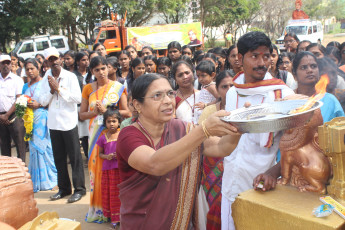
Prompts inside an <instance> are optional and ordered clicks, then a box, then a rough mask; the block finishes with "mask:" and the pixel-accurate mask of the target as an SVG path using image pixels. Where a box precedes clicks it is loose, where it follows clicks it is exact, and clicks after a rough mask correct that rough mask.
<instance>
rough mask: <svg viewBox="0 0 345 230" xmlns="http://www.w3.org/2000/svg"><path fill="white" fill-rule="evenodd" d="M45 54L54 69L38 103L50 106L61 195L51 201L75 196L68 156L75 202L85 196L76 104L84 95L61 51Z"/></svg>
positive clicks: (72, 198) (49, 118)
mask: <svg viewBox="0 0 345 230" xmlns="http://www.w3.org/2000/svg"><path fill="white" fill-rule="evenodd" d="M44 55H45V58H46V59H47V60H48V63H49V66H50V67H51V69H50V70H48V71H47V72H46V74H45V76H44V78H43V80H42V93H41V94H40V97H39V102H40V104H41V105H43V106H48V128H49V130H50V137H51V141H52V148H53V155H54V161H55V165H56V169H57V171H58V186H59V192H58V193H56V194H55V195H53V196H51V197H50V199H51V200H58V199H61V198H63V197H65V196H67V195H70V194H71V193H72V188H71V181H70V179H69V175H68V170H67V155H68V157H69V159H70V161H71V167H72V182H73V186H74V193H73V195H72V196H71V197H70V198H69V199H68V202H69V203H73V202H76V201H78V200H80V199H81V197H82V196H83V195H85V194H86V189H85V177H84V170H83V163H82V156H81V153H80V144H79V136H78V127H77V123H78V111H77V104H79V103H80V102H81V92H80V87H79V83H78V79H77V77H76V76H75V74H74V73H72V72H69V71H67V70H64V69H63V68H61V60H60V57H59V52H58V50H57V49H56V48H55V47H52V48H48V49H46V50H44Z"/></svg>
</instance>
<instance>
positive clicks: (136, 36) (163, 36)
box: [127, 22, 202, 51]
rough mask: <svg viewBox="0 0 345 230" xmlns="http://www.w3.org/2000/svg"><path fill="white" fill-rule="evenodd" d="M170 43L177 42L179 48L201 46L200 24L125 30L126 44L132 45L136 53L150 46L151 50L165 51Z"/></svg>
mask: <svg viewBox="0 0 345 230" xmlns="http://www.w3.org/2000/svg"><path fill="white" fill-rule="evenodd" d="M172 41H178V42H179V43H180V44H181V46H183V45H191V46H197V45H200V44H202V30H201V23H200V22H194V23H185V24H168V25H155V26H146V27H129V28H127V43H128V45H133V46H134V47H135V48H136V49H137V50H138V51H140V50H141V49H142V48H143V47H144V46H151V47H152V48H153V49H167V47H168V44H169V43H170V42H172Z"/></svg>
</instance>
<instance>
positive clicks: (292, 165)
mask: <svg viewBox="0 0 345 230" xmlns="http://www.w3.org/2000/svg"><path fill="white" fill-rule="evenodd" d="M322 124H323V119H322V115H321V111H320V109H318V110H316V111H314V114H313V116H312V118H311V119H310V121H309V122H308V123H307V124H305V125H304V126H302V127H297V128H294V129H290V130H287V131H285V133H284V134H283V136H282V138H281V140H280V144H279V147H280V151H281V174H282V179H281V181H280V182H281V183H282V184H284V185H285V184H291V185H292V186H295V187H298V188H299V189H300V190H301V191H311V192H317V193H322V194H324V193H325V192H326V187H325V184H326V183H327V181H328V179H329V177H330V176H331V170H332V169H331V164H330V162H329V160H328V158H327V157H326V156H325V155H324V153H323V151H322V150H321V149H320V147H319V144H318V133H317V127H318V126H320V125H322Z"/></svg>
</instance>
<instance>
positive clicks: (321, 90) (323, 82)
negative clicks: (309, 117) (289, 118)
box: [289, 74, 329, 114]
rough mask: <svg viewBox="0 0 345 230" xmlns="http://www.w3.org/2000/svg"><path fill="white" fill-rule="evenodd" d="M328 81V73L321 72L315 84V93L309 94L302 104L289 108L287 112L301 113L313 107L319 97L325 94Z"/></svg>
mask: <svg viewBox="0 0 345 230" xmlns="http://www.w3.org/2000/svg"><path fill="white" fill-rule="evenodd" d="M328 83H329V78H328V75H327V74H323V75H322V76H321V78H320V80H319V81H318V82H317V83H316V85H315V91H316V93H315V94H314V95H313V96H311V97H310V98H309V99H308V101H307V102H306V103H305V104H304V105H303V106H301V107H298V108H297V109H294V110H291V111H290V112H289V114H296V113H301V112H304V111H307V110H308V109H310V108H311V107H313V105H314V104H315V102H317V101H319V100H320V99H321V98H323V96H325V94H326V88H327V85H328Z"/></svg>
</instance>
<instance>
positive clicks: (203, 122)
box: [201, 121, 211, 138]
mask: <svg viewBox="0 0 345 230" xmlns="http://www.w3.org/2000/svg"><path fill="white" fill-rule="evenodd" d="M201 127H202V130H203V131H204V134H205V136H206V138H209V137H210V136H211V135H210V133H209V132H208V130H207V129H206V125H205V121H202V122H201Z"/></svg>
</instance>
